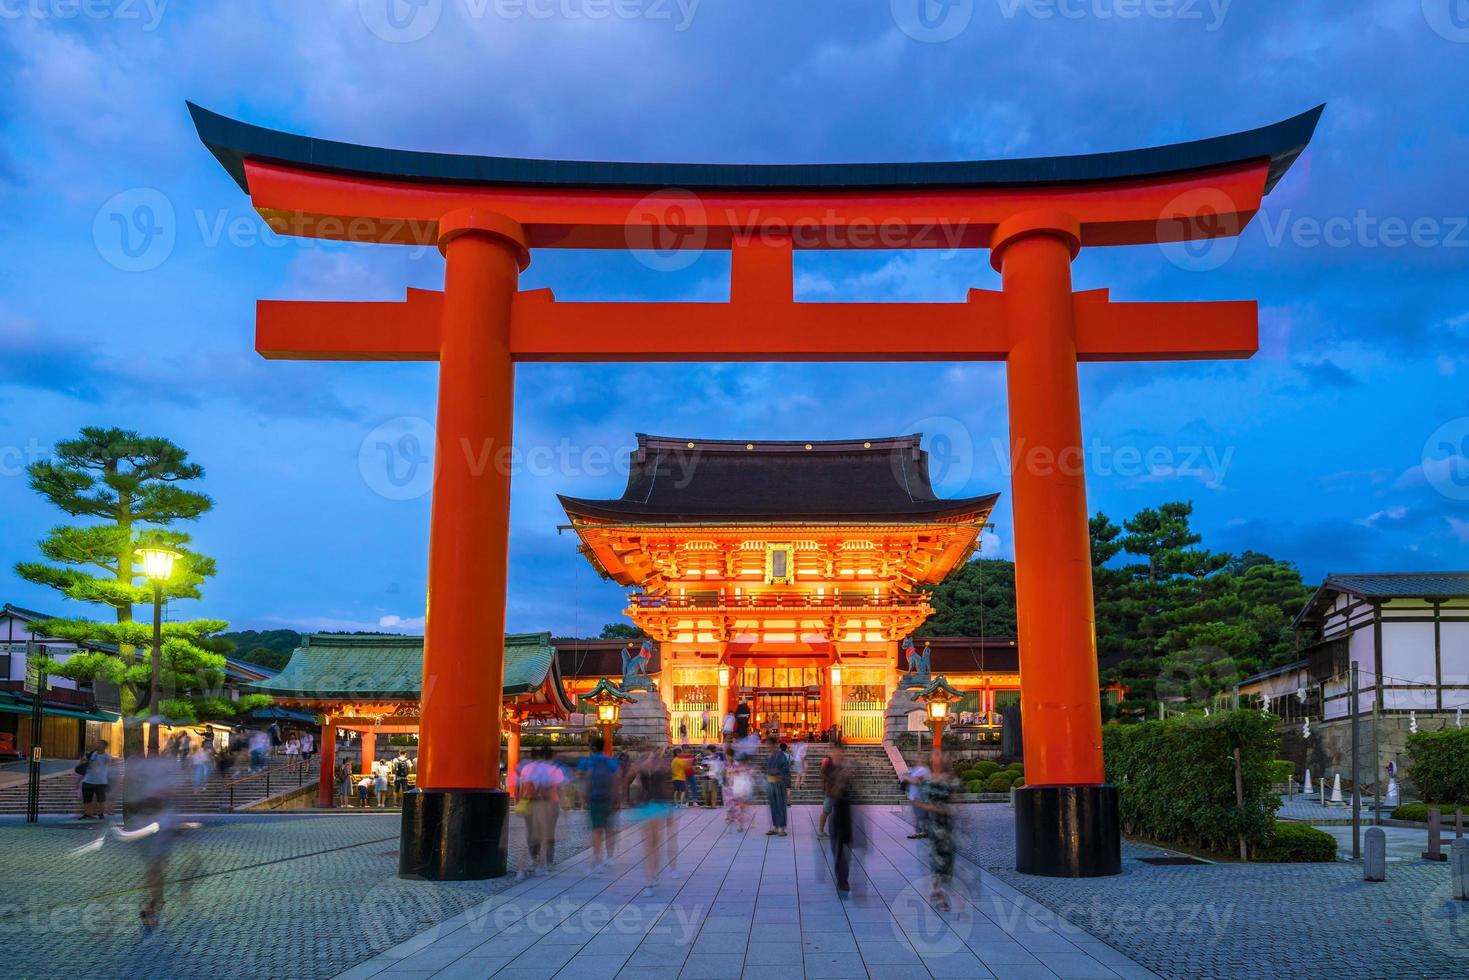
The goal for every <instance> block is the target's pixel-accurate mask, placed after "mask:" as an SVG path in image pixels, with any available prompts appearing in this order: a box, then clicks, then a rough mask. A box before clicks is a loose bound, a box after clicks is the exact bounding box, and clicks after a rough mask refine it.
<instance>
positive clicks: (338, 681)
mask: <svg viewBox="0 0 1469 980" xmlns="http://www.w3.org/2000/svg"><path fill="white" fill-rule="evenodd" d="M555 659H556V650H555V648H554V647H552V646H551V634H550V633H512V634H508V635H507V636H506V637H505V688H504V691H505V693H506V694H507V695H508V694H529V693H530V692H532V691H534V690H536V689H537V688H539V687H540V686H541V684H542V683H544V682H545V680H546V675H547V673H548V672H550V671H551V669H552V665H553V664H554V662H555ZM422 684H423V637H421V636H399V635H397V634H389V633H366V634H364V633H357V634H341V635H338V634H332V635H318V636H306V637H302V639H301V645H300V646H299V647H297V648H296V651H295V652H294V653H292V654H291V661H290V663H288V664H286V668H285V670H282V671H281V672H280V673H279V674H277V675H276V676H274V677H269V678H266V679H265V680H263V681H258V682H256V683H254V684H242V685H241V687H242V688H246V689H249V690H251V691H258V692H260V693H263V694H270V695H274V696H275V697H283V698H303V699H311V698H343V699H346V700H369V699H384V698H386V699H390V700H402V701H416V700H418V697H419V693H420V690H421V688H422Z"/></svg>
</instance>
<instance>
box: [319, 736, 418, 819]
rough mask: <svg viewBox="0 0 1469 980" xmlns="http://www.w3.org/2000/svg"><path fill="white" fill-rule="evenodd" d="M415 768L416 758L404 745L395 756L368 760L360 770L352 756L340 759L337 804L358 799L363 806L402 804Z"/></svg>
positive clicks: (335, 779) (345, 804)
mask: <svg viewBox="0 0 1469 980" xmlns="http://www.w3.org/2000/svg"><path fill="white" fill-rule="evenodd" d="M413 770H414V762H413V759H412V758H411V757H410V756H409V755H408V753H407V751H406V750H401V749H400V750H399V752H398V755H397V757H396V758H393V759H372V760H370V762H369V761H366V760H364V764H363V767H362V771H361V772H360V773H359V772H354V771H353V769H352V763H351V761H350V760H348V759H338V760H337V763H336V768H335V770H334V771H333V772H332V782H333V785H335V787H336V797H337V800H336V802H337V806H339V807H349V806H352V805H353V802H354V801H355V802H356V805H357V807H358V808H359V809H367V808H369V807H376V808H377V809H384V808H386V807H390V806H402V805H403V794H404V793H406V792H408V786H409V779H410V777H411V776H412V774H413Z"/></svg>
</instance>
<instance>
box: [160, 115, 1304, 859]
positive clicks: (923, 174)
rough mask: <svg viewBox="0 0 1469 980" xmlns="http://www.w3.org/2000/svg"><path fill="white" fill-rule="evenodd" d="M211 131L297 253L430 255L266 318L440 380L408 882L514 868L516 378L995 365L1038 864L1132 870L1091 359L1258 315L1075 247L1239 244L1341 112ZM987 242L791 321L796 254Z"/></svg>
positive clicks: (1240, 348) (1236, 345)
mask: <svg viewBox="0 0 1469 980" xmlns="http://www.w3.org/2000/svg"><path fill="white" fill-rule="evenodd" d="M189 109H190V112H191V113H192V115H193V119H194V124H195V126H196V128H197V130H198V133H199V137H200V139H201V140H202V141H203V143H204V144H205V146H207V147H208V148H209V149H210V150H211V151H212V152H213V153H214V155H215V156H216V157H217V158H218V159H219V161H220V162H221V163H222V164H223V165H224V167H225V169H226V170H227V171H228V172H229V174H230V176H231V177H233V178H234V180H235V181H236V182H237V183H238V184H239V186H240V187H241V188H242V189H243V190H245V191H246V193H248V194H249V195H250V199H251V203H252V204H253V205H254V207H255V209H256V210H257V211H258V212H259V214H260V215H261V217H262V218H263V219H264V220H265V221H266V223H267V224H268V225H270V227H271V228H273V229H275V230H276V231H277V232H280V233H282V234H290V235H302V236H306V237H315V238H324V239H336V240H350V241H359V242H380V243H384V244H396V245H436V246H437V247H438V248H439V249H440V251H441V252H442V253H443V255H444V259H445V269H444V289H443V290H442V291H441V292H433V291H424V290H416V289H410V290H408V292H407V297H406V299H405V301H404V302H401V303H342V302H277V301H270V300H262V301H260V303H259V304H258V308H257V332H256V349H257V350H258V351H259V352H260V353H261V354H263V355H264V356H266V357H270V358H293V359H309V360H421V361H431V360H437V361H438V362H439V396H438V432H437V445H438V452H437V454H436V455H435V464H434V478H433V503H432V528H431V532H430V540H429V568H428V613H427V615H428V621H427V627H426V631H425V632H426V636H425V649H424V658H423V671H424V678H423V701H422V713H421V724H422V727H421V745H420V758H419V769H418V785H419V788H420V789H419V791H418V792H416V793H413V794H410V797H411V798H410V799H409V800H408V801H405V805H404V814H403V833H402V851H401V858H400V873H401V874H402V875H404V876H408V877H428V878H438V879H452V878H483V877H491V876H495V875H500V874H504V873H505V870H506V853H507V852H506V841H507V837H506V834H507V829H508V816H507V798H506V796H505V794H504V793H503V792H502V791H500V790H499V788H498V787H499V751H500V728H499V726H500V718H501V704H500V700H501V681H500V678H501V673H502V669H503V650H502V649H501V647H500V643H501V637H502V636H503V627H504V611H505V597H506V564H507V558H508V541H509V519H510V466H509V460H510V456H509V449H510V446H511V438H512V416H513V405H514V384H515V363H516V362H517V361H834V360H841V361H892V360H928V361H965V360H1003V361H1005V362H1006V366H1007V371H1006V375H1007V388H1008V395H1009V411H1010V439H1011V447H1012V456H1014V459H1013V460H1012V471H1013V475H1012V487H1011V489H1012V493H1013V495H1014V498H1013V507H1014V514H1015V529H1014V542H1015V565H1016V606H1017V611H1018V616H1019V624H1018V625H1019V635H1020V642H1021V648H1020V670H1021V675H1022V678H1023V684H1022V692H1021V711H1022V717H1023V730H1024V739H1025V761H1026V777H1027V779H1026V786H1025V787H1024V788H1023V789H1021V790H1019V791H1017V793H1016V806H1015V818H1016V845H1017V855H1016V864H1017V868H1018V870H1020V871H1022V872H1028V873H1034V874H1045V875H1059V876H1091V875H1105V874H1115V873H1118V872H1119V871H1120V869H1121V844H1120V840H1121V837H1120V830H1119V825H1118V811H1117V795H1116V790H1115V788H1113V787H1111V786H1108V785H1106V783H1105V781H1104V776H1103V767H1102V732H1101V714H1100V704H1099V699H1098V696H1097V689H1098V684H1097V658H1096V638H1095V630H1094V624H1093V608H1092V581H1091V557H1090V553H1089V540H1088V532H1087V505H1086V487H1085V478H1084V473H1083V465H1082V462H1083V457H1082V448H1081V447H1082V438H1081V410H1080V405H1079V398H1078V391H1077V363H1078V362H1082V361H1121V360H1187V359H1201V358H1244V357H1249V356H1250V355H1252V354H1253V353H1254V352H1255V350H1256V348H1257V337H1258V324H1257V314H1256V307H1255V303H1254V302H1251V301H1240V302H1203V303H1131V302H1113V301H1112V300H1111V299H1110V298H1109V296H1108V294H1107V291H1106V290H1095V291H1086V292H1074V291H1073V290H1072V286H1071V263H1072V261H1073V260H1074V259H1075V258H1076V256H1077V253H1078V251H1079V250H1080V249H1081V248H1082V247H1098V246H1110V245H1138V244H1146V243H1162V242H1181V241H1189V240H1201V239H1207V238H1215V237H1221V236H1229V235H1237V234H1238V233H1239V232H1240V230H1241V229H1242V228H1243V227H1244V226H1245V224H1247V223H1248V222H1249V220H1250V219H1251V218H1252V217H1253V216H1254V215H1255V213H1256V212H1257V211H1258V210H1259V207H1260V204H1261V200H1262V198H1263V197H1264V195H1266V194H1267V193H1269V192H1270V190H1271V189H1272V188H1273V187H1274V186H1275V184H1276V182H1277V181H1279V180H1280V179H1281V177H1282V176H1284V174H1285V172H1286V171H1287V170H1288V169H1289V168H1290V166H1291V164H1292V163H1293V162H1294V161H1295V159H1296V158H1297V157H1298V156H1299V155H1300V154H1301V152H1302V151H1303V150H1304V149H1305V147H1306V145H1307V143H1308V142H1309V141H1310V138H1311V135H1312V133H1313V132H1314V130H1315V127H1316V122H1317V120H1318V119H1319V117H1320V113H1321V107H1318V108H1316V109H1313V110H1311V111H1309V112H1306V113H1303V114H1301V115H1299V116H1296V117H1294V118H1292V119H1289V120H1286V121H1284V122H1280V123H1276V124H1274V125H1271V126H1266V127H1263V128H1261V129H1256V130H1251V131H1249V132H1244V133H1237V134H1234V135H1230V136H1222V137H1216V138H1213V139H1206V140H1199V141H1195V142H1190V143H1180V144H1175V145H1171V146H1164V147H1156V148H1151V149H1141V150H1130V151H1125V152H1117V153H1100V154H1090V155H1085V156H1069V157H1050V158H1035V159H1027V160H1002V161H977V162H952V163H910V164H809V165H789V166H788V165H705V164H666V165H665V164H636V163H583V162H572V161H557V160H521V159H509V158H503V157H477V156H459V155H448V154H437V153H422V152H411V151H402V150H390V149H378V148H373V147H364V146H356V145H352V144H346V143H336V142H330V141H325V140H318V139H313V138H308V137H302V136H296V135H292V134H288V133H282V132H277V131H274V130H269V129H263V128H260V127H257V126H251V125H248V124H245V123H241V122H237V121H235V120H231V119H228V118H225V117H223V116H219V115H216V114H214V113H211V112H208V111H206V110H204V109H201V108H199V107H198V106H194V105H192V104H190V106H189ZM935 247H942V248H952V247H958V248H973V249H980V248H987V249H989V251H990V262H991V264H992V265H993V266H994V267H995V269H997V270H998V271H999V272H1000V275H1001V282H1002V288H1001V289H1000V290H999V291H986V290H978V289H974V290H970V291H969V294H968V296H967V297H965V298H964V299H963V300H962V301H960V302H950V303H797V302H795V301H794V296H793V280H792V263H793V251H794V249H796V248H815V249H836V248H883V249H903V248H935ZM542 248H597V249H636V248H652V249H728V250H729V251H730V252H731V253H732V268H731V282H730V298H729V301H728V302H727V303H681V302H678V303H642V302H625V303H605V302H578V303H563V302H558V301H557V300H556V299H555V297H554V296H553V295H552V294H551V292H550V290H545V289H542V290H534V291H528V292H522V291H519V289H518V277H519V274H520V273H521V272H522V271H523V270H524V269H525V268H526V267H527V266H528V265H529V263H530V260H531V255H532V253H533V252H534V250H536V249H542Z"/></svg>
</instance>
